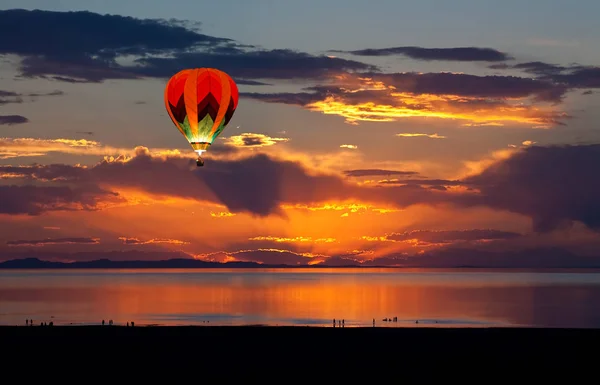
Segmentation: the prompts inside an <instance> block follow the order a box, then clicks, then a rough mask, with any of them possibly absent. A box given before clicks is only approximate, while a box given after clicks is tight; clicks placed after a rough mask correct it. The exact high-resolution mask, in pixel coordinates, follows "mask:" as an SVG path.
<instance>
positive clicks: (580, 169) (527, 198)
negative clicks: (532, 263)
mask: <svg viewBox="0 0 600 385" xmlns="http://www.w3.org/2000/svg"><path fill="white" fill-rule="evenodd" d="M598 164H600V145H597V144H594V145H578V146H570V145H566V146H552V147H538V146H530V147H527V148H525V149H523V150H522V151H520V152H518V153H516V154H515V155H513V156H512V157H510V158H508V159H506V160H503V161H501V162H498V163H496V164H494V165H492V166H490V167H488V168H487V169H485V170H484V171H483V172H482V173H481V174H479V175H476V176H472V177H469V178H467V179H466V182H467V183H470V184H472V185H473V186H474V187H475V188H476V189H478V190H479V193H478V195H477V197H475V198H473V199H474V202H477V201H478V202H479V203H480V204H482V205H486V206H489V207H493V208H496V209H501V210H509V211H513V212H517V213H520V214H524V215H528V216H530V217H532V219H533V226H534V229H535V230H536V231H550V230H554V229H556V228H559V227H561V226H562V225H569V224H570V223H571V222H572V221H579V222H582V223H583V224H585V225H586V226H588V227H590V228H592V229H595V230H600V198H599V197H600V178H596V177H593V175H595V170H596V168H597V165H598Z"/></svg>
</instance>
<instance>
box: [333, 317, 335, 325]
mask: <svg viewBox="0 0 600 385" xmlns="http://www.w3.org/2000/svg"><path fill="white" fill-rule="evenodd" d="M333 327H335V318H334V319H333Z"/></svg>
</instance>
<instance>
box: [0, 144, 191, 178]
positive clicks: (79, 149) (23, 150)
mask: <svg viewBox="0 0 600 385" xmlns="http://www.w3.org/2000/svg"><path fill="white" fill-rule="evenodd" d="M53 152H57V153H63V154H73V155H98V156H108V157H109V159H113V160H114V159H115V158H114V157H112V156H111V155H117V156H119V155H120V156H129V157H131V156H133V155H135V152H136V149H133V148H117V147H110V146H104V145H102V144H101V143H100V142H97V141H94V140H87V139H65V138H58V139H39V138H0V159H11V158H19V157H32V156H35V157H38V156H45V155H48V154H49V153H53ZM153 154H155V155H157V156H162V155H169V156H177V155H179V154H180V153H179V150H177V149H155V150H153ZM2 177H3V178H4V177H7V176H6V175H3V176H2Z"/></svg>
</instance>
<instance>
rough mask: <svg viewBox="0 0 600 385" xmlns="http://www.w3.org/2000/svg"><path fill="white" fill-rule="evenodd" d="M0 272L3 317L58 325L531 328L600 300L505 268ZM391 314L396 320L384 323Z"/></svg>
mask: <svg viewBox="0 0 600 385" xmlns="http://www.w3.org/2000/svg"><path fill="white" fill-rule="evenodd" d="M386 271H388V272H386ZM1 274H2V276H1V277H0V278H2V279H0V307H1V308H2V309H3V310H4V311H5V313H4V314H3V315H2V316H0V322H1V323H6V322H5V321H6V320H11V322H12V321H13V320H14V322H17V323H21V318H22V319H23V320H24V319H25V318H27V317H32V318H34V319H36V320H38V319H42V318H45V319H47V318H48V317H50V316H54V317H55V319H56V320H57V321H55V323H69V322H84V323H98V322H100V320H102V319H105V320H108V319H113V320H114V321H115V322H118V323H125V322H127V321H135V322H136V323H137V324H148V323H158V324H198V323H200V324H202V323H204V322H206V321H209V320H210V322H211V323H212V324H219V323H246V324H247V323H270V324H286V323H299V324H324V325H329V324H331V320H332V319H333V318H335V319H344V320H346V325H347V326H351V325H358V324H360V325H370V324H371V322H372V319H373V318H375V320H376V322H377V325H378V326H381V325H387V326H414V322H415V321H416V320H421V324H423V320H430V324H431V325H434V326H448V325H450V326H454V325H456V324H463V325H464V324H470V323H471V322H481V323H483V324H485V325H490V324H512V325H515V324H517V325H528V324H540V323H541V324H544V323H552V322H557V320H558V321H560V320H561V319H562V320H567V321H570V322H572V323H577V322H579V321H580V320H583V321H586V320H588V319H590V318H591V319H594V317H595V315H594V314H592V312H591V311H590V310H589V304H590V303H593V302H595V301H597V300H598V298H600V291H599V289H598V287H600V286H595V287H589V286H585V287H584V286H581V287H580V286H577V285H576V284H575V283H573V282H572V283H568V284H564V285H560V286H556V285H555V286H553V285H552V284H551V283H544V282H541V281H540V282H537V283H536V282H534V281H535V279H534V278H535V277H534V276H533V275H528V274H522V275H520V276H517V275H515V274H512V275H509V276H507V277H508V278H507V277H504V276H502V274H510V273H501V272H500V273H476V274H473V273H447V272H435V271H429V272H425V273H423V272H419V271H418V270H414V271H407V270H402V272H401V273H389V270H388V269H384V271H374V270H360V271H357V270H347V269H323V270H318V271H315V270H312V269H297V270H283V271H278V270H266V269H261V270H260V271H258V270H255V269H251V270H242V269H233V270H231V271H228V270H225V269H218V270H203V271H190V270H184V271H176V270H168V271H156V270H154V271H149V270H144V271H134V270H128V271H124V270H121V271H104V272H99V271H97V270H96V271H93V272H90V271H88V272H83V271H69V272H60V273H55V274H54V275H52V274H48V273H47V272H44V271H41V272H38V273H31V272H28V273H26V274H22V275H21V276H19V277H11V276H8V275H7V274H8V273H6V272H2V273H1ZM532 280H534V281H532ZM528 282H529V283H528ZM596 303H597V302H596ZM550 305H551V306H550ZM586 309H587V310H586ZM387 317H390V318H391V317H398V319H399V321H400V322H398V323H394V324H392V323H383V322H382V319H383V318H387ZM436 321H438V323H436ZM583 321H581V322H583ZM22 322H24V321H22ZM474 325H475V324H473V325H471V326H474Z"/></svg>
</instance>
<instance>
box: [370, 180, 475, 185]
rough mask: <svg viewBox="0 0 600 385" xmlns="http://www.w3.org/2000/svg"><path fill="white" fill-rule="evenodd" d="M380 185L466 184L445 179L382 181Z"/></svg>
mask: <svg viewBox="0 0 600 385" xmlns="http://www.w3.org/2000/svg"><path fill="white" fill-rule="evenodd" d="M379 184H382V185H386V184H388V185H390V184H392V185H394V184H395V185H418V186H465V185H468V183H467V182H464V181H460V180H447V179H400V180H382V181H380V182H379Z"/></svg>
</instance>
